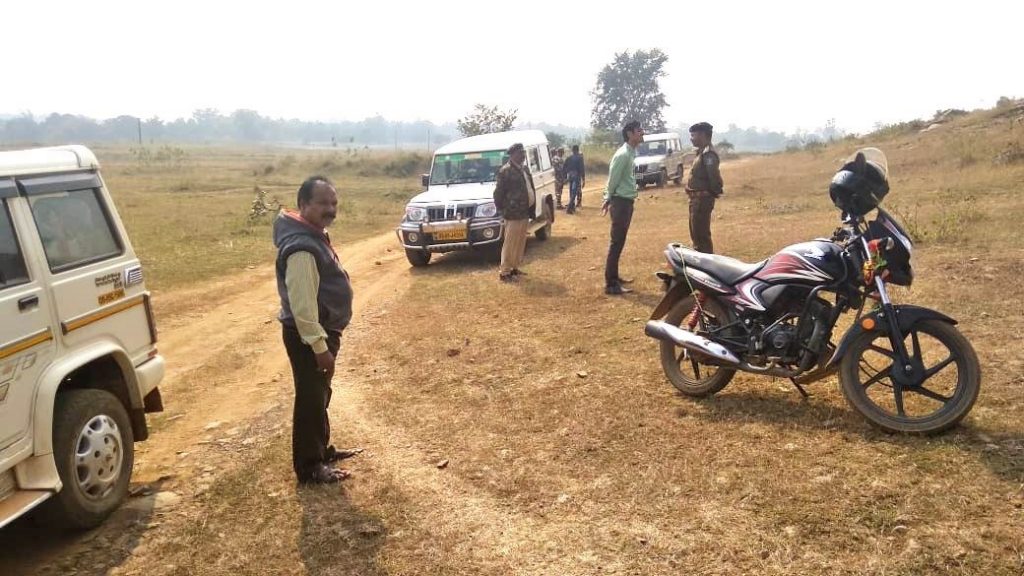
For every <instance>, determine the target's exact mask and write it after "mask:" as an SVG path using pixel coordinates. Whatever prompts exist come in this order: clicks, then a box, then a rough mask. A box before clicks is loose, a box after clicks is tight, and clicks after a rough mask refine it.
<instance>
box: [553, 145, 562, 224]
mask: <svg viewBox="0 0 1024 576" xmlns="http://www.w3.org/2000/svg"><path fill="white" fill-rule="evenodd" d="M564 153H565V150H564V149H562V147H558V148H555V153H554V154H553V155H552V156H551V167H552V168H554V169H555V208H556V209H558V210H561V209H562V208H565V206H562V189H563V188H565V158H564V157H563V156H562V155H563V154H564Z"/></svg>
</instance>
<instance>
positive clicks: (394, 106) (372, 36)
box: [0, 0, 1024, 131]
mask: <svg viewBox="0 0 1024 576" xmlns="http://www.w3.org/2000/svg"><path fill="white" fill-rule="evenodd" d="M0 21H2V22H4V26H3V31H2V32H0V70H2V72H3V78H4V81H3V84H2V86H3V87H2V88H0V113H21V112H26V111H30V112H32V113H33V114H36V115H45V114H49V113H50V112H66V113H75V114H84V115H88V116H92V117H97V118H106V117H111V116H116V115H119V114H130V115H135V116H142V117H150V116H153V115H159V116H160V117H162V118H164V119H172V118H177V117H182V116H185V117H187V116H190V115H191V113H192V110H194V109H196V108H207V107H209V108H217V109H220V110H221V111H223V112H230V111H233V110H235V109H237V108H251V109H255V110H257V111H259V112H260V113H261V114H264V115H270V116H275V117H276V116H284V117H289V118H291V117H295V118H301V119H323V120H339V119H350V120H360V119H363V118H365V117H368V116H373V115H375V114H378V113H379V114H381V115H383V116H385V117H387V118H388V119H391V120H417V119H423V120H432V121H435V122H444V121H451V120H454V119H456V118H458V117H460V116H462V115H464V114H465V113H466V112H468V111H469V110H470V109H471V108H472V106H473V104H474V103H477V102H481V103H487V104H497V105H500V106H502V107H514V108H518V109H519V115H520V119H522V120H530V121H544V122H550V123H563V124H569V125H578V126H586V125H588V124H589V120H590V108H591V101H590V90H591V89H592V88H593V85H594V81H595V79H596V75H597V73H598V71H599V70H600V69H601V67H602V66H604V65H605V64H606V63H608V62H610V61H611V59H612V57H613V55H614V54H615V53H616V52H619V51H623V50H627V49H628V50H634V49H638V48H644V49H648V48H655V47H657V48H661V49H662V50H664V51H665V52H666V53H667V54H668V55H669V62H668V64H667V71H668V76H667V77H666V78H665V79H663V82H662V89H663V91H664V92H665V94H666V96H667V98H668V101H669V104H670V105H671V106H670V108H669V109H668V110H667V111H666V115H665V116H666V119H667V120H668V121H669V123H670V124H675V123H676V122H679V121H697V120H707V121H710V122H711V123H713V124H715V125H718V126H722V127H724V126H725V125H727V124H729V123H735V124H738V125H740V126H754V125H756V126H760V127H768V128H773V129H784V130H787V131H790V130H793V129H795V128H804V129H809V128H814V127H818V126H822V125H824V123H825V121H826V120H827V119H829V118H835V119H836V121H837V123H838V125H839V127H841V128H846V129H851V130H866V129H870V128H871V127H872V125H873V124H874V123H875V122H879V121H881V122H893V121H897V120H908V119H912V118H917V117H930V115H931V114H932V112H934V111H935V110H937V109H940V108H950V107H957V108H967V109H971V108H977V107H989V106H992V105H994V104H995V101H996V99H997V98H998V97H999V96H1001V95H1007V96H1016V97H1024V72H1022V69H1024V63H1022V55H1024V41H1022V40H1021V36H1022V26H1024V2H1020V1H1013V2H990V1H987V0H984V1H978V0H975V1H973V2H957V3H952V2H928V3H916V2H915V3H910V2H903V3H898V2H896V1H894V0H890V1H888V2H875V1H856V0H855V1H846V2H841V3H840V2H826V1H816V2H786V1H775V2H766V1H741V0H727V1H718V2H716V1H714V0H704V1H701V2H692V1H691V2H684V1H679V0H677V1H675V2H661V1H656V0H647V1H644V2H621V1H620V2H616V3H615V4H610V3H608V4H606V3H603V2H593V1H592V2H589V3H579V2H569V1H561V2H559V1H545V2H538V1H533V0H520V1H518V2H510V3H501V2H484V1H480V0H475V1H472V2H449V1H444V0H441V1H435V2H422V1H420V2H415V3H406V2H382V1H364V2H340V1H335V2H307V1H304V0H289V1H287V2H274V3H258V2H256V3H254V2H248V3H243V2H217V1H216V0H213V1H210V0H207V1H204V2H194V1H191V0H174V1H162V2H153V1H150V2H147V1H145V0H134V1H132V2H121V1H101V2H89V3H82V2H80V1H75V2H70V1H68V2H65V1H46V0H34V1H30V0H5V1H4V2H3V6H2V7H0Z"/></svg>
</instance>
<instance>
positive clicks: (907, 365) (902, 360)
mask: <svg viewBox="0 0 1024 576" xmlns="http://www.w3.org/2000/svg"><path fill="white" fill-rule="evenodd" d="M875 287H876V288H878V294H879V297H880V298H881V300H882V315H884V316H885V320H886V324H887V325H888V327H889V344H890V345H891V346H892V351H893V353H894V354H895V358H893V359H892V369H891V371H890V372H889V374H890V376H891V377H892V387H893V393H894V395H895V397H896V398H897V399H898V400H897V403H899V404H902V401H901V399H902V397H903V389H904V388H906V387H913V386H915V385H916V384H917V377H916V375H915V370H914V361H913V358H911V356H910V354H909V353H908V352H907V346H906V343H905V342H904V341H903V336H904V335H903V333H902V332H901V331H900V326H899V318H897V317H896V308H895V307H894V306H893V305H892V301H891V300H890V299H889V292H888V291H887V290H886V289H885V282H883V281H882V279H881V278H880V277H878V276H875ZM918 353H920V352H919V351H918ZM898 409H900V410H902V406H899V407H898Z"/></svg>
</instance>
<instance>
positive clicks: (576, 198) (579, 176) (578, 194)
mask: <svg viewBox="0 0 1024 576" xmlns="http://www.w3.org/2000/svg"><path fill="white" fill-rule="evenodd" d="M565 177H566V179H568V180H569V206H568V207H567V208H566V209H565V213H566V214H574V213H575V212H576V209H577V208H579V207H580V204H582V203H583V187H584V186H586V185H587V169H586V167H585V166H584V165H583V155H582V154H580V147H579V145H578V144H573V146H572V156H569V159H568V160H566V161H565Z"/></svg>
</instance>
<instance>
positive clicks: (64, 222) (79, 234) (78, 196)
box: [29, 189, 122, 272]
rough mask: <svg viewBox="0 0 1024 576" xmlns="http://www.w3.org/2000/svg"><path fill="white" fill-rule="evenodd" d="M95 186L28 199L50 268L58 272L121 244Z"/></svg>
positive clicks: (97, 257)
mask: <svg viewBox="0 0 1024 576" xmlns="http://www.w3.org/2000/svg"><path fill="white" fill-rule="evenodd" d="M97 194H98V191H97V190H96V189H89V190H71V191H68V192H55V193H51V194H40V195H38V196H32V197H30V198H29V201H30V206H31V207H32V216H33V218H34V219H35V222H36V229H37V230H38V231H39V239H40V240H41V241H42V243H43V249H44V250H45V252H46V260H47V261H48V262H49V263H50V270H52V271H54V272H62V271H64V270H68V269H71V268H76V267H78V266H85V265H86V264H91V263H93V262H98V261H100V260H105V259H107V258H113V257H115V256H118V255H120V254H121V252H122V249H121V243H120V240H119V239H118V237H117V234H116V233H115V232H114V228H113V226H111V222H110V218H109V217H108V215H107V213H106V211H104V210H103V207H102V205H101V204H100V199H99V197H98V196H97Z"/></svg>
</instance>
